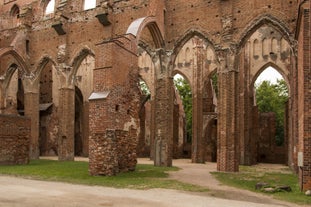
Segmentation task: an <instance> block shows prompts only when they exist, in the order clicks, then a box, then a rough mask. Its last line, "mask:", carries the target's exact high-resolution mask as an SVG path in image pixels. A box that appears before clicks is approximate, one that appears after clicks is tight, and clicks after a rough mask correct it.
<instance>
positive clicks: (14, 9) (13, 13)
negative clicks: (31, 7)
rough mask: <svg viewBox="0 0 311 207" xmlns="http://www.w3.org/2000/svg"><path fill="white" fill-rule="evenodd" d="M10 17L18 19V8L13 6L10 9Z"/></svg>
mask: <svg viewBox="0 0 311 207" xmlns="http://www.w3.org/2000/svg"><path fill="white" fill-rule="evenodd" d="M11 16H12V17H14V18H16V19H18V18H19V7H18V6H17V5H16V4H14V6H13V7H12V9H11Z"/></svg>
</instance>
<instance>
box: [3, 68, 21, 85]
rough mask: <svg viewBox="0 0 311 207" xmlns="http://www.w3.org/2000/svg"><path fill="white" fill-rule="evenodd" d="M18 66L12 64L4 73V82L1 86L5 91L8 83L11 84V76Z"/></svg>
mask: <svg viewBox="0 0 311 207" xmlns="http://www.w3.org/2000/svg"><path fill="white" fill-rule="evenodd" d="M18 68H19V67H18V65H16V64H15V63H12V64H11V65H10V66H9V67H8V69H7V70H6V73H5V80H4V82H3V84H4V85H3V86H4V88H5V89H7V87H8V86H9V84H10V82H11V78H12V76H13V74H14V73H15V71H16V70H18Z"/></svg>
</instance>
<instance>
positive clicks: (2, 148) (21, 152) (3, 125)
mask: <svg viewBox="0 0 311 207" xmlns="http://www.w3.org/2000/svg"><path fill="white" fill-rule="evenodd" d="M29 140H30V119H28V118H25V117H21V116H14V115H0V165H2V164H4V165H7V164H28V162H29Z"/></svg>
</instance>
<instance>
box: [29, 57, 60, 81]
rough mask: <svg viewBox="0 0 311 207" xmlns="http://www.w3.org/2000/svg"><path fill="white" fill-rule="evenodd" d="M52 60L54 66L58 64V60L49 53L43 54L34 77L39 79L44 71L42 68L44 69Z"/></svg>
mask: <svg viewBox="0 0 311 207" xmlns="http://www.w3.org/2000/svg"><path fill="white" fill-rule="evenodd" d="M50 61H51V62H52V64H53V65H54V66H56V65H57V64H56V62H55V61H54V60H53V59H52V58H51V57H50V56H48V55H45V56H43V57H42V58H41V59H40V61H39V62H38V64H37V67H36V70H35V77H34V79H36V80H38V79H39V78H40V74H41V72H42V70H43V69H44V67H45V66H46V65H47V64H48V63H49V62H50Z"/></svg>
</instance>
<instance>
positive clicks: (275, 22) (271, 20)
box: [237, 14, 294, 49]
mask: <svg viewBox="0 0 311 207" xmlns="http://www.w3.org/2000/svg"><path fill="white" fill-rule="evenodd" d="M263 25H268V26H270V27H273V28H274V29H276V30H277V31H279V32H280V33H281V34H282V35H283V37H284V38H285V39H286V40H287V41H288V42H289V43H290V44H294V43H293V41H294V40H293V38H292V37H291V36H290V30H289V27H288V25H287V24H286V23H284V22H282V21H281V20H279V19H277V18H275V17H273V16H271V15H268V14H265V15H261V16H259V17H257V18H255V19H254V20H253V21H251V22H250V23H249V24H248V25H247V26H246V27H245V29H244V31H243V32H242V33H241V36H240V38H239V40H240V41H239V42H238V44H237V45H238V49H241V48H242V47H244V45H245V44H246V43H247V41H248V39H249V37H250V36H251V35H252V34H253V33H254V32H255V31H256V30H257V29H259V28H260V27H261V26H263Z"/></svg>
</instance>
